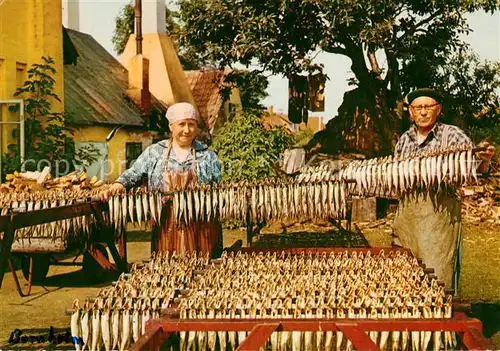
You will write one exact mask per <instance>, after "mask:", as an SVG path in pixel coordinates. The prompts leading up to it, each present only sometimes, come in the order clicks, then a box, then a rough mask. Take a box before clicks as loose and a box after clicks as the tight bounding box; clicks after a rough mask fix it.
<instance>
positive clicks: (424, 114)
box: [410, 96, 441, 129]
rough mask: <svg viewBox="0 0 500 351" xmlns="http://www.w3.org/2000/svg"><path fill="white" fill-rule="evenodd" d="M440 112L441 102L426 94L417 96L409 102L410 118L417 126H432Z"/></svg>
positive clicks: (426, 127)
mask: <svg viewBox="0 0 500 351" xmlns="http://www.w3.org/2000/svg"><path fill="white" fill-rule="evenodd" d="M440 113H441V104H439V103H438V102H437V101H436V100H434V99H433V98H431V97H428V96H421V97H418V98H416V99H415V100H413V101H412V103H411V104H410V116H411V119H412V121H415V123H416V124H417V126H418V127H419V128H424V129H429V128H432V127H433V126H434V124H436V121H437V118H438V116H439V114H440Z"/></svg>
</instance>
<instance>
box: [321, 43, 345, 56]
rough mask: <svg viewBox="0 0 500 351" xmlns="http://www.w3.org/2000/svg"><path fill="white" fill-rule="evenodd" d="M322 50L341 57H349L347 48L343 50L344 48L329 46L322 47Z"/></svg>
mask: <svg viewBox="0 0 500 351" xmlns="http://www.w3.org/2000/svg"><path fill="white" fill-rule="evenodd" d="M321 49H322V50H323V51H326V52H329V53H331V54H340V55H345V56H349V54H348V52H347V50H346V49H345V48H343V47H342V46H336V45H328V46H322V47H321Z"/></svg>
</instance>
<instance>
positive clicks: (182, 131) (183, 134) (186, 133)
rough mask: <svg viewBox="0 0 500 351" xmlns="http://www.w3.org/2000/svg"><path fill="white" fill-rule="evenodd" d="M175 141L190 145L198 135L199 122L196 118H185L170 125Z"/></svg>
mask: <svg viewBox="0 0 500 351" xmlns="http://www.w3.org/2000/svg"><path fill="white" fill-rule="evenodd" d="M170 130H171V131H172V139H173V141H174V143H176V144H177V145H179V146H181V147H188V146H190V145H191V144H192V143H193V140H194V138H196V136H197V135H198V122H197V121H195V120H194V119H183V120H180V121H178V122H175V123H174V124H172V125H171V126H170Z"/></svg>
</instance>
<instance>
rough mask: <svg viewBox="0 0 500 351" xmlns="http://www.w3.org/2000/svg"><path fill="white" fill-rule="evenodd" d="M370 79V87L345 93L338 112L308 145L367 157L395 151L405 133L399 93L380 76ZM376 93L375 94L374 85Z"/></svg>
mask: <svg viewBox="0 0 500 351" xmlns="http://www.w3.org/2000/svg"><path fill="white" fill-rule="evenodd" d="M372 79H373V80H372V81H371V82H370V83H371V86H370V88H369V89H368V88H364V87H363V86H360V87H358V88H356V89H354V90H351V91H348V92H346V93H345V94H344V100H343V103H342V105H341V106H340V108H339V110H338V115H337V116H336V117H335V118H333V119H331V120H330V121H329V122H328V123H327V125H326V129H325V130H323V131H320V132H318V133H316V134H315V135H314V137H313V139H312V140H311V141H310V142H309V144H308V145H307V147H306V148H307V149H309V150H310V151H312V152H321V153H327V154H337V153H342V152H344V153H346V152H349V153H361V154H364V155H366V156H367V157H377V156H385V155H389V154H391V153H393V151H394V147H395V145H396V142H397V140H398V138H399V136H400V135H401V133H402V117H401V116H402V114H401V111H399V110H400V108H399V107H400V106H399V105H401V104H399V103H398V101H399V100H401V98H400V97H395V96H393V95H394V94H393V93H392V92H391V91H390V90H387V89H386V88H384V87H383V86H382V84H381V82H380V80H376V79H375V78H372ZM377 84H378V85H379V87H378V89H376V91H377V93H376V94H373V88H374V86H376V85H377Z"/></svg>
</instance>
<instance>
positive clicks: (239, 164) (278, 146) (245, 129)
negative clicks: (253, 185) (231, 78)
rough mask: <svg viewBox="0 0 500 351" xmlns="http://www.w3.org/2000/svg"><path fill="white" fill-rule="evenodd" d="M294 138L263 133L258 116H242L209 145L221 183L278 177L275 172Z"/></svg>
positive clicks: (275, 132) (274, 132) (278, 131)
mask: <svg viewBox="0 0 500 351" xmlns="http://www.w3.org/2000/svg"><path fill="white" fill-rule="evenodd" d="M292 143H293V137H292V136H290V135H288V134H287V133H286V132H285V131H284V130H283V129H273V130H266V129H265V128H264V126H263V125H262V122H261V120H260V118H259V117H258V115H257V114H255V113H253V112H248V111H247V112H245V113H243V114H242V115H239V116H236V117H234V118H233V119H232V120H231V121H229V122H227V123H226V124H224V126H222V128H221V130H220V131H219V133H218V135H217V136H216V137H215V139H214V142H213V144H212V149H213V150H214V151H215V152H216V153H217V156H218V157H219V159H220V161H221V163H222V166H223V173H222V178H223V180H231V181H240V180H255V179H264V178H267V177H275V176H277V174H276V170H275V168H274V164H275V162H276V161H277V160H278V159H279V157H280V154H281V153H282V152H283V151H285V150H286V149H287V148H288V147H290V146H291V145H292Z"/></svg>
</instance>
